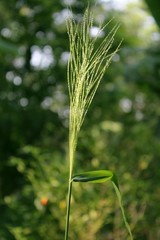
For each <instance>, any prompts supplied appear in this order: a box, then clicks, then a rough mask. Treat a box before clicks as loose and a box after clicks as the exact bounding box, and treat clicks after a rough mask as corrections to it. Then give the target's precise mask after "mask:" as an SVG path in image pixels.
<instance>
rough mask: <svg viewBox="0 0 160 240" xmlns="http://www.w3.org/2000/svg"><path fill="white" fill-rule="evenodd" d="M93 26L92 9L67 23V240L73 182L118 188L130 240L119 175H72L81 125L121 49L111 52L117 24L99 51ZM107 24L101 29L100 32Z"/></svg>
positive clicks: (99, 172)
mask: <svg viewBox="0 0 160 240" xmlns="http://www.w3.org/2000/svg"><path fill="white" fill-rule="evenodd" d="M92 26H93V16H92V13H90V10H89V8H87V9H86V11H85V13H84V16H83V18H82V20H81V21H80V22H76V21H75V20H74V18H73V17H71V18H70V19H69V20H68V21H67V31H68V35H69V42H70V58H69V61H68V69H67V79H68V90H69V98H70V118H69V182H68V200H67V214H66V229H65V240H68V236H69V217H70V206H71V194H72V183H73V182H92V183H101V182H105V181H108V180H110V181H111V182H112V184H113V186H114V188H115V192H116V194H117V197H118V200H119V204H120V208H121V211H122V216H123V219H124V223H125V226H126V228H127V230H128V233H129V236H130V239H131V240H132V239H133V237H132V233H131V230H130V227H129V224H128V222H127V219H126V216H125V213H124V209H123V206H122V200H121V193H120V190H119V186H118V181H117V178H116V175H115V174H114V173H113V172H112V171H109V170H97V171H90V172H85V173H81V174H76V175H73V169H74V162H75V154H76V147H77V142H78V136H79V132H80V129H81V126H82V124H83V122H84V119H85V116H86V113H87V111H88V109H89V106H90V104H91V102H92V100H93V97H94V95H95V93H96V91H97V88H98V86H99V84H100V82H101V80H102V78H103V76H104V73H105V72H106V69H107V68H108V66H109V64H110V63H111V60H112V58H113V56H114V55H115V54H116V52H117V51H118V50H119V46H118V47H117V49H116V50H114V51H113V52H112V53H111V51H110V50H111V47H112V44H113V42H114V37H115V34H116V32H117V30H118V27H119V26H118V25H115V26H114V27H113V28H112V30H111V31H110V32H109V34H108V35H107V36H106V37H105V38H104V39H103V40H102V42H101V44H100V45H99V46H98V47H97V48H96V46H95V45H96V41H97V38H98V36H99V34H97V36H96V37H94V38H93V37H92V36H91V28H92ZM106 26H107V25H105V26H103V27H101V28H100V29H99V33H101V32H102V31H103V30H104V28H105V27H106Z"/></svg>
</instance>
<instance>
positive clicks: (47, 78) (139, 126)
mask: <svg viewBox="0 0 160 240" xmlns="http://www.w3.org/2000/svg"><path fill="white" fill-rule="evenodd" d="M89 4H90V8H91V9H92V10H93V12H94V27H93V29H91V34H92V35H93V37H94V35H95V34H96V32H97V29H98V28H97V26H98V25H99V24H100V23H101V22H104V23H105V22H107V21H108V20H110V19H111V18H113V21H112V23H111V24H110V25H109V26H108V28H107V29H106V30H105V32H103V34H102V36H100V38H99V39H98V41H99V40H100V41H101V40H102V38H103V35H106V34H107V33H108V32H109V30H110V29H111V28H112V26H113V25H114V24H115V23H117V22H118V23H120V29H119V31H118V33H117V36H116V39H115V43H114V46H113V49H114V48H116V46H117V45H118V43H119V42H120V41H121V39H123V43H122V46H121V49H120V51H119V52H118V53H117V54H116V56H115V57H114V59H113V62H112V64H111V66H110V68H109V69H108V71H107V74H106V75H105V76H104V79H103V81H102V84H101V85H100V88H99V90H98V92H97V94H96V96H95V99H94V102H93V104H92V106H91V108H90V110H89V112H88V115H87V117H86V120H85V123H84V125H83V128H82V131H81V134H80V138H79V145H78V149H77V156H76V163H75V169H74V172H75V173H78V172H81V171H87V170H97V169H110V170H113V171H116V173H117V175H118V177H119V180H120V186H121V190H122V194H123V202H124V207H125V209H126V211H127V215H128V218H129V221H130V224H131V228H132V231H133V234H134V236H135V239H137V240H159V239H160V185H159V182H160V33H159V27H160V14H159V7H160V3H159V1H158V0H146V1H142V0H139V1H122V0H121V1H120V0H116V1H115V0H114V1H107V0H97V1H95V0H92V1H89ZM69 5H70V6H71V8H72V10H73V12H74V15H75V18H76V19H80V18H81V16H82V13H83V12H84V9H85V8H86V6H87V5H88V1H86V0H53V1H51V0H28V1H27V0H17V1H14V0H9V1H6V0H1V1H0V240H51V239H52V240H61V239H63V236H64V228H65V214H66V194H67V178H68V165H69V163H68V159H67V148H68V116H69V99H68V92H67V81H66V64H67V59H68V55H69V42H68V36H67V32H66V25H65V19H66V18H67V17H68V11H70V10H68V9H67V7H68V6H69ZM70 239H71V240H75V239H78V240H82V239H83V240H84V239H85V240H102V239H103V240H126V239H127V233H126V230H125V228H124V224H123V221H122V217H121V212H120V210H119V206H118V202H117V199H116V197H115V194H114V191H113V189H112V186H110V184H109V183H108V184H100V185H99V184H97V185H92V184H91V185H90V184H84V185H83V184H82V185H81V184H75V185H74V187H73V197H72V209H71V225H70Z"/></svg>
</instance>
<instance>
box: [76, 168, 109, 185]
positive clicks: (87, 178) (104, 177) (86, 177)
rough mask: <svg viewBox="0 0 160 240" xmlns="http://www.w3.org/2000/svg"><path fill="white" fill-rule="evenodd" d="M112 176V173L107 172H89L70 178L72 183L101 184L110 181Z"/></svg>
mask: <svg viewBox="0 0 160 240" xmlns="http://www.w3.org/2000/svg"><path fill="white" fill-rule="evenodd" d="M113 175H114V174H113V172H112V171H109V170H97V171H89V172H84V173H80V174H77V175H74V176H73V177H72V181H73V182H90V183H102V182H106V181H109V180H111V179H112V178H113Z"/></svg>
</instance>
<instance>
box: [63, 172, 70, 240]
mask: <svg viewBox="0 0 160 240" xmlns="http://www.w3.org/2000/svg"><path fill="white" fill-rule="evenodd" d="M71 194H72V179H71V176H70V177H69V182H68V196H67V215H66V228H65V238H64V240H68V233H69V217H70V206H71Z"/></svg>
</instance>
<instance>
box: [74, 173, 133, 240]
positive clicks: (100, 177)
mask: <svg viewBox="0 0 160 240" xmlns="http://www.w3.org/2000/svg"><path fill="white" fill-rule="evenodd" d="M106 181H111V182H112V185H113V187H114V190H115V192H116V196H117V198H118V203H119V206H120V209H121V213H122V217H123V221H124V224H125V227H126V230H127V231H128V234H129V236H130V240H133V236H132V232H131V229H130V226H129V223H128V221H127V217H126V214H125V210H124V207H123V203H122V195H121V192H120V188H119V184H118V179H117V176H116V175H115V174H114V173H113V172H112V171H109V170H97V171H89V172H84V173H80V174H76V175H74V176H73V177H72V182H90V183H103V182H106Z"/></svg>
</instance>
